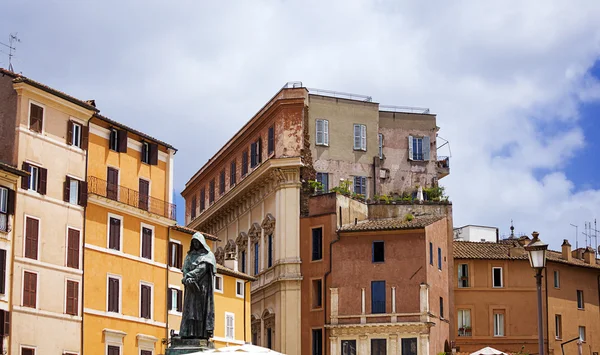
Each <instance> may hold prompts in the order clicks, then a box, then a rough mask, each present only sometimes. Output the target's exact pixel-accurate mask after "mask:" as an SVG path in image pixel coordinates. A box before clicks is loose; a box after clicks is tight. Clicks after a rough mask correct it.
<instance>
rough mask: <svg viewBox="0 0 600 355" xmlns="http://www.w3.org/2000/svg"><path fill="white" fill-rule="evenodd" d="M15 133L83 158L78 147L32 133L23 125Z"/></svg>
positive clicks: (82, 153) (81, 150)
mask: <svg viewBox="0 0 600 355" xmlns="http://www.w3.org/2000/svg"><path fill="white" fill-rule="evenodd" d="M17 131H19V132H20V133H24V134H27V135H29V136H31V137H32V138H34V139H41V140H43V141H46V142H48V143H52V144H54V145H56V146H58V147H61V148H63V149H66V150H69V151H70V152H72V153H75V154H79V155H83V156H84V157H85V150H83V149H81V148H79V147H75V146H72V145H68V144H67V143H65V142H61V141H59V140H58V139H54V138H51V137H48V136H47V135H44V134H41V133H36V132H33V131H31V130H30V129H29V128H27V127H26V126H23V125H20V126H18V127H17Z"/></svg>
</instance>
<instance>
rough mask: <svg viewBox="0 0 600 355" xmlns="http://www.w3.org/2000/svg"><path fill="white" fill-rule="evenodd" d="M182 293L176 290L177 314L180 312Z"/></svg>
mask: <svg viewBox="0 0 600 355" xmlns="http://www.w3.org/2000/svg"><path fill="white" fill-rule="evenodd" d="M182 295H183V292H181V290H177V312H181V303H182V297H181V296H182Z"/></svg>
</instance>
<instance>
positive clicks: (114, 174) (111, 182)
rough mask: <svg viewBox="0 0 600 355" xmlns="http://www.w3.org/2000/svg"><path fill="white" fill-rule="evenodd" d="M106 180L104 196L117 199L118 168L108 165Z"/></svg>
mask: <svg viewBox="0 0 600 355" xmlns="http://www.w3.org/2000/svg"><path fill="white" fill-rule="evenodd" d="M106 181H107V182H106V197H107V198H109V199H111V200H115V201H117V200H118V199H119V170H117V169H115V168H111V167H108V168H107V169H106Z"/></svg>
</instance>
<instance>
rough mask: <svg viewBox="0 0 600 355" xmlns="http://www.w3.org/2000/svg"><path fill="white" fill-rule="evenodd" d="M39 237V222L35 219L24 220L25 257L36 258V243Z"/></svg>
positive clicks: (27, 218)
mask: <svg viewBox="0 0 600 355" xmlns="http://www.w3.org/2000/svg"><path fill="white" fill-rule="evenodd" d="M39 235H40V221H39V220H38V219H36V218H31V217H26V219H25V257H26V258H29V259H36V260H37V258H38V242H39Z"/></svg>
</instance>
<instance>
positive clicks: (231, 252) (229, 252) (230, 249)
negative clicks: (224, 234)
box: [225, 239, 236, 260]
mask: <svg viewBox="0 0 600 355" xmlns="http://www.w3.org/2000/svg"><path fill="white" fill-rule="evenodd" d="M235 250H236V244H235V242H234V241H233V239H227V244H226V245H225V259H226V260H231V259H235V254H236V252H235Z"/></svg>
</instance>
